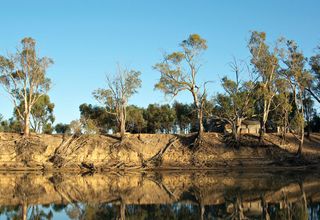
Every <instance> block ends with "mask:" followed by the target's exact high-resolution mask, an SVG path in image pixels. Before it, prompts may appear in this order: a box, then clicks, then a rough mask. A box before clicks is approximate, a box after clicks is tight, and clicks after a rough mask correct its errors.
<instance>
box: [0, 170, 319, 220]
mask: <svg viewBox="0 0 320 220" xmlns="http://www.w3.org/2000/svg"><path fill="white" fill-rule="evenodd" d="M54 175H57V174H54ZM0 176H1V181H2V185H3V187H4V188H3V190H1V192H0V193H1V198H0V204H1V205H0V219H14V220H15V219H32V220H36V219H39V220H40V219H44V220H49V219H61V218H62V219H80V220H82V219H88V220H91V219H92V220H93V219H121V220H124V219H127V220H136V219H150V220H151V219H156V220H157V219H173V220H175V219H186V220H188V219H230V220H233V219H266V220H268V219H276V220H278V219H279V220H280V219H292V220H298V219H299V220H300V219H301V220H303V219H312V220H316V219H320V205H319V204H320V192H319V189H320V178H319V176H318V175H316V174H311V175H309V174H307V175H305V174H294V175H287V174H281V175H279V174H271V175H269V174H268V175H261V174H260V175H259V174H241V175H239V174H237V175H235V174H228V175H226V174H216V173H203V174H201V173H200V172H199V173H187V174H185V173H157V174H150V173H143V174H140V173H134V174H132V173H131V174H124V173H123V174H116V175H115V176H113V175H111V174H110V175H109V174H108V175H107V174H103V175H102V174H101V175H99V174H94V175H91V176H81V175H77V174H74V175H71V174H70V175H69V174H68V175H63V174H61V175H60V176H59V177H56V176H52V175H48V176H44V175H39V174H37V175H34V174H23V175H21V176H19V175H18V174H17V175H16V174H6V175H2V174H0Z"/></svg>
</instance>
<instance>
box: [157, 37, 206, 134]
mask: <svg viewBox="0 0 320 220" xmlns="http://www.w3.org/2000/svg"><path fill="white" fill-rule="evenodd" d="M180 47H181V51H177V52H173V53H171V54H168V55H164V60H163V61H162V62H161V63H157V64H156V65H155V66H154V68H155V69H156V70H158V71H159V72H160V74H161V77H160V80H159V82H158V83H157V84H156V85H155V88H156V89H159V90H161V91H163V92H164V94H165V95H170V96H172V97H175V96H176V95H177V94H178V93H180V92H182V91H189V92H190V93H191V94H192V97H193V103H194V105H195V106H196V110H197V119H198V124H199V128H198V132H199V136H201V134H202V133H203V130H204V129H203V100H204V97H205V96H206V88H205V85H206V83H204V84H203V91H201V86H200V85H199V84H198V80H197V75H198V73H199V68H200V67H201V64H200V60H199V58H200V55H201V54H202V53H203V52H204V51H205V50H206V49H207V47H208V46H207V41H206V40H205V39H203V38H201V37H200V35H198V34H192V35H190V36H189V38H188V39H186V40H184V41H182V43H181V44H180Z"/></svg>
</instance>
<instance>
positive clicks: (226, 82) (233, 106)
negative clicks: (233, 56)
mask: <svg viewBox="0 0 320 220" xmlns="http://www.w3.org/2000/svg"><path fill="white" fill-rule="evenodd" d="M231 68H232V71H233V72H234V73H235V77H236V78H235V80H232V79H229V78H228V77H223V78H222V87H223V89H224V91H225V94H221V93H220V94H219V93H218V95H217V96H216V97H215V99H214V103H215V112H214V114H215V117H217V118H219V119H220V120H223V121H225V122H227V123H228V124H230V125H231V127H232V134H233V138H234V140H235V141H236V143H238V141H239V140H238V139H239V138H238V137H239V134H240V128H241V124H242V121H243V120H245V119H248V118H251V117H252V116H253V114H254V108H253V105H254V99H253V92H254V88H255V84H254V83H253V82H252V81H241V80H240V73H241V72H242V70H243V69H242V67H241V65H239V64H238V62H237V60H234V62H232V63H231Z"/></svg>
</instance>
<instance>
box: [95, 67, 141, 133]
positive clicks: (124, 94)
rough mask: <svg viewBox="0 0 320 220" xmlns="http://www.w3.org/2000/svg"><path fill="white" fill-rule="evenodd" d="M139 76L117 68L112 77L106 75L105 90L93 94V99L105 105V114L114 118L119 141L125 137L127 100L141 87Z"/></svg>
mask: <svg viewBox="0 0 320 220" xmlns="http://www.w3.org/2000/svg"><path fill="white" fill-rule="evenodd" d="M140 75H141V73H140V72H139V71H135V70H128V69H122V68H121V67H118V71H117V73H116V74H115V75H114V76H108V75H107V88H106V89H98V90H95V91H94V92H93V96H94V98H95V99H96V100H97V101H99V102H100V103H102V104H104V105H105V107H106V111H107V113H109V114H111V115H114V116H115V118H116V120H117V122H118V127H119V131H120V137H121V139H123V138H124V135H125V129H126V108H127V104H128V100H129V98H130V97H131V96H132V95H133V94H135V93H137V89H138V88H140V87H141V80H140Z"/></svg>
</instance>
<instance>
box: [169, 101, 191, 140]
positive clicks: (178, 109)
mask: <svg viewBox="0 0 320 220" xmlns="http://www.w3.org/2000/svg"><path fill="white" fill-rule="evenodd" d="M173 108H174V110H175V114H176V124H177V125H178V126H179V129H180V133H184V134H187V133H189V131H190V129H191V123H192V121H193V110H194V109H193V108H192V106H191V105H188V104H182V103H179V102H177V101H176V102H174V103H173Z"/></svg>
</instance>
